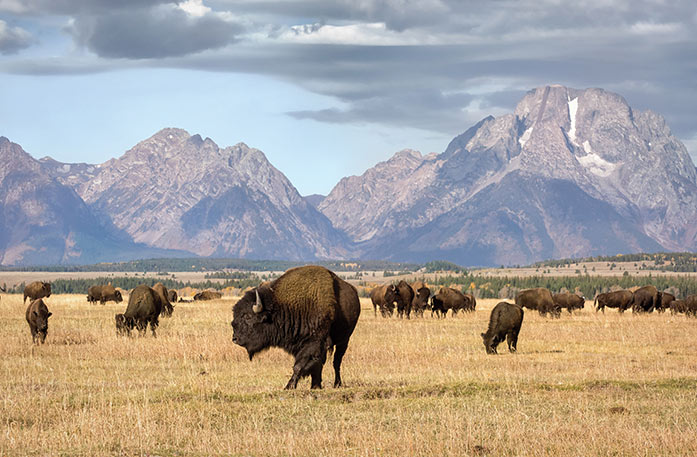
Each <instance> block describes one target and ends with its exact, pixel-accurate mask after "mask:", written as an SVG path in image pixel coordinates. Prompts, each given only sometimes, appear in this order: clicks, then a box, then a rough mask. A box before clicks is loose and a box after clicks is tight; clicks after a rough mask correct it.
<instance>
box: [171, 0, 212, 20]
mask: <svg viewBox="0 0 697 457" xmlns="http://www.w3.org/2000/svg"><path fill="white" fill-rule="evenodd" d="M177 7H178V8H179V9H181V10H182V11H185V12H186V13H187V14H189V15H190V16H194V17H202V16H205V15H206V14H208V13H210V12H211V9H210V8H209V7H207V6H206V5H204V4H203V0H187V1H185V2H182V3H179V4H178V5H177Z"/></svg>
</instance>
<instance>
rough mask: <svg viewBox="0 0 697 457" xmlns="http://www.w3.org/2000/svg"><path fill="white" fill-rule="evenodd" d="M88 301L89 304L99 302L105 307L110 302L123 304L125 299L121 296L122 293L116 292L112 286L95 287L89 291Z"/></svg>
mask: <svg viewBox="0 0 697 457" xmlns="http://www.w3.org/2000/svg"><path fill="white" fill-rule="evenodd" d="M87 301H88V302H89V303H96V302H99V303H101V304H102V305H103V304H105V303H106V302H108V301H113V302H116V303H121V302H122V301H123V297H122V296H121V292H119V291H118V290H116V289H115V288H114V286H112V285H111V284H107V285H103V286H100V285H95V286H91V287H90V288H89V289H88V290H87Z"/></svg>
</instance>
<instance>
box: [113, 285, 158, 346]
mask: <svg viewBox="0 0 697 457" xmlns="http://www.w3.org/2000/svg"><path fill="white" fill-rule="evenodd" d="M161 311H162V309H161V303H160V300H158V299H157V298H156V293H155V291H154V290H153V289H152V288H151V287H149V286H146V285H143V284H141V285H139V286H137V287H136V288H135V289H133V290H132V291H131V293H130V296H129V297H128V307H127V308H126V312H125V313H123V314H117V315H116V316H115V317H114V319H115V321H116V331H117V333H118V334H121V335H130V334H131V330H133V327H135V328H137V329H138V333H140V334H141V335H144V334H145V331H146V330H147V328H148V324H150V330H151V331H152V336H157V335H156V334H155V330H156V329H157V326H158V325H159V324H160V319H159V318H160V312H161Z"/></svg>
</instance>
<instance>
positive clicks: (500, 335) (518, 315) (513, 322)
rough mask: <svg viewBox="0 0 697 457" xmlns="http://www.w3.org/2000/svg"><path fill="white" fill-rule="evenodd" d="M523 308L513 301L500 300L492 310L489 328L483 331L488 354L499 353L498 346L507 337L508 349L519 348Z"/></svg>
mask: <svg viewBox="0 0 697 457" xmlns="http://www.w3.org/2000/svg"><path fill="white" fill-rule="evenodd" d="M523 316H524V313H523V308H521V307H520V306H518V305H514V304H513V303H508V302H505V301H502V302H500V303H499V304H497V305H496V306H494V309H492V310H491V315H490V316H489V328H488V329H487V331H486V333H482V340H483V342H484V347H485V348H486V353H487V354H497V353H498V352H496V347H497V346H498V345H499V343H500V342H502V341H503V340H504V338H505V339H506V341H507V342H508V351H509V352H515V351H516V350H517V349H518V334H519V333H520V326H521V325H523Z"/></svg>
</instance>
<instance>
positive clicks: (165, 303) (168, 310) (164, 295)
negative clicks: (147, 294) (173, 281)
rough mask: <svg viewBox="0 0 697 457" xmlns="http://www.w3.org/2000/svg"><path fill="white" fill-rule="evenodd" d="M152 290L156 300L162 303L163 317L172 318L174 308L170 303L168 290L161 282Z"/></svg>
mask: <svg viewBox="0 0 697 457" xmlns="http://www.w3.org/2000/svg"><path fill="white" fill-rule="evenodd" d="M152 290H154V291H155V299H156V300H158V301H159V302H160V310H161V311H160V313H161V315H162V317H170V316H172V313H173V312H174V306H172V303H170V302H169V292H168V291H167V288H166V287H165V286H164V284H162V283H161V282H158V283H157V284H155V285H154V286H152Z"/></svg>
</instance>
